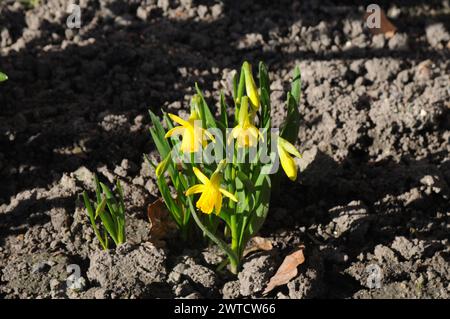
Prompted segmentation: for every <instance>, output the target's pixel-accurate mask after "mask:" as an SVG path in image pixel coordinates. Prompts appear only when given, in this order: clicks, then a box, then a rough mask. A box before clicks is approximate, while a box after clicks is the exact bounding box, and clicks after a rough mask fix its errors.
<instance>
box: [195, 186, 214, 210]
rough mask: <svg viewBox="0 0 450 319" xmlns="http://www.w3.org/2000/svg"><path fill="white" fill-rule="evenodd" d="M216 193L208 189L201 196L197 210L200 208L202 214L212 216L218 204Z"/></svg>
mask: <svg viewBox="0 0 450 319" xmlns="http://www.w3.org/2000/svg"><path fill="white" fill-rule="evenodd" d="M214 195H215V194H214V192H211V190H209V189H206V190H205V191H204V192H203V193H202V195H201V196H200V199H199V200H198V201H197V204H196V206H197V208H199V209H200V210H201V211H202V212H204V213H205V214H211V213H212V211H213V209H214V204H215V202H216V196H214Z"/></svg>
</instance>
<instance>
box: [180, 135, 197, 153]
mask: <svg viewBox="0 0 450 319" xmlns="http://www.w3.org/2000/svg"><path fill="white" fill-rule="evenodd" d="M181 151H182V152H183V153H192V152H195V151H196V149H195V143H194V132H193V130H191V129H185V130H184V134H183V140H182V141H181Z"/></svg>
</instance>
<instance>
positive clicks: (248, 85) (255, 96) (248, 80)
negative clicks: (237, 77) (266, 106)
mask: <svg viewBox="0 0 450 319" xmlns="http://www.w3.org/2000/svg"><path fill="white" fill-rule="evenodd" d="M243 69H244V74H245V90H246V91H247V95H248V97H249V98H250V102H251V103H252V107H253V108H254V109H255V110H257V109H258V108H259V93H258V88H257V86H256V84H255V80H254V79H253V74H252V66H251V65H250V63H248V62H247V61H246V62H244V64H243Z"/></svg>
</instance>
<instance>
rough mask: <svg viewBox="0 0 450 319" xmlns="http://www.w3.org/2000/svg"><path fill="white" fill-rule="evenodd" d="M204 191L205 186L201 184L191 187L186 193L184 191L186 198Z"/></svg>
mask: <svg viewBox="0 0 450 319" xmlns="http://www.w3.org/2000/svg"><path fill="white" fill-rule="evenodd" d="M204 190H205V185H203V184H197V185H194V186H192V187H190V188H189V189H188V190H187V191H186V193H185V194H186V196H189V195H192V194H198V193H202V192H203V191H204Z"/></svg>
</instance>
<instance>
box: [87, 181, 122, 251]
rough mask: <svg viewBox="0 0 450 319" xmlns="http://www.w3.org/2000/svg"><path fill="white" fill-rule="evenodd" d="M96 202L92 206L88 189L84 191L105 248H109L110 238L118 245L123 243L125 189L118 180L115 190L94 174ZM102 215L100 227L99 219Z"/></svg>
mask: <svg viewBox="0 0 450 319" xmlns="http://www.w3.org/2000/svg"><path fill="white" fill-rule="evenodd" d="M94 182H95V195H96V202H95V204H94V206H92V204H91V201H90V199H89V196H88V194H87V192H86V191H84V192H83V200H84V205H85V207H86V210H87V213H88V216H89V220H90V222H91V226H92V229H93V230H94V232H95V236H97V239H98V241H99V242H100V244H101V245H102V247H103V249H105V250H107V249H109V242H110V238H111V239H112V240H113V241H114V244H115V245H116V246H118V245H120V244H123V243H124V242H125V240H126V238H125V205H124V202H123V191H122V187H121V186H120V182H119V181H117V183H116V188H115V189H114V192H113V191H111V189H110V188H109V187H108V186H107V185H105V184H103V183H101V182H99V181H98V178H97V176H94ZM99 217H100V227H98V226H97V220H98V218H99Z"/></svg>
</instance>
